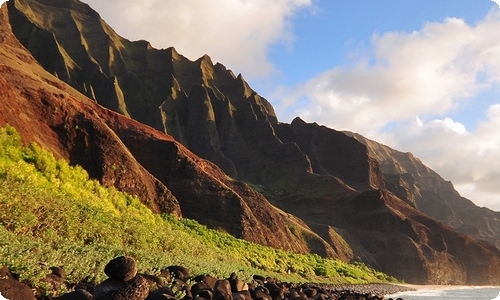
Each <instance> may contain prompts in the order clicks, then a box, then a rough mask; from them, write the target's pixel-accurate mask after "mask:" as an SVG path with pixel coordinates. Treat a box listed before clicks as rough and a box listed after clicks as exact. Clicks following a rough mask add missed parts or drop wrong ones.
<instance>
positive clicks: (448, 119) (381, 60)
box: [273, 9, 500, 211]
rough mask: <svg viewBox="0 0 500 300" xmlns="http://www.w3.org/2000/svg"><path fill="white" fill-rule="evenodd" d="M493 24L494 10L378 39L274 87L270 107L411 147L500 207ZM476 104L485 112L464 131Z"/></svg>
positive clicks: (499, 44)
mask: <svg viewBox="0 0 500 300" xmlns="http://www.w3.org/2000/svg"><path fill="white" fill-rule="evenodd" d="M498 28H500V11H499V10H498V9H495V10H493V11H492V12H490V14H489V15H487V16H486V17H485V18H484V19H483V20H482V21H481V22H479V23H477V24H475V25H470V24H466V23H465V22H464V21H463V20H461V19H456V18H449V19H446V20H444V21H443V22H440V23H427V24H425V25H424V26H423V27H422V28H421V29H420V30H418V31H415V32H411V33H404V32H388V33H384V34H381V35H375V36H373V39H372V47H373V48H372V49H373V50H372V51H371V53H370V55H367V56H366V57H362V58H361V59H359V60H357V61H356V62H355V63H353V64H352V65H348V66H341V67H335V68H333V69H331V70H327V71H325V72H324V73H322V74H319V75H318V76H316V77H314V78H312V79H310V80H309V81H307V82H305V83H304V84H301V85H299V86H296V87H293V88H289V87H281V88H279V89H278V90H277V91H276V94H275V95H274V96H273V98H275V99H276V101H274V103H275V104H277V105H276V111H277V113H278V115H279V116H281V118H283V117H284V118H285V120H291V118H293V117H294V116H296V115H299V116H301V117H302V118H303V119H305V120H306V121H308V122H313V121H314V122H317V123H320V124H324V125H327V126H329V127H331V128H335V129H338V130H350V131H355V132H359V133H361V134H363V135H365V136H367V137H369V138H372V139H374V140H377V141H379V142H383V143H385V144H388V145H389V146H391V147H393V148H395V149H399V150H403V151H411V152H413V153H414V154H415V155H416V156H417V157H419V158H420V159H422V160H423V161H424V163H426V164H427V165H428V166H430V167H431V168H433V169H434V170H435V171H437V172H438V173H439V174H440V175H442V176H443V177H444V178H445V179H447V180H451V181H452V182H453V183H454V184H455V187H456V188H457V189H458V190H459V192H461V194H462V195H464V196H466V197H468V198H470V199H472V200H473V201H475V202H476V203H478V204H479V205H483V206H486V205H487V206H489V207H492V208H494V209H496V210H499V211H500V184H499V183H500V148H499V146H500V132H499V131H498V128H500V96H498V95H499V94H498V90H499V87H500V59H499V58H500V30H498ZM484 94H488V95H489V97H485V96H484ZM491 95H493V96H491ZM478 102H482V104H483V106H485V112H484V115H482V116H480V117H481V121H479V122H478V123H477V124H475V125H476V126H472V127H473V128H467V127H466V126H465V125H464V124H463V122H464V121H467V118H468V117H469V116H468V114H471V113H469V110H473V109H475V108H474V106H475V105H477V104H478ZM452 116H456V117H457V118H459V120H457V119H456V120H454V119H453V117H452ZM471 117H472V116H471ZM474 117H477V116H474Z"/></svg>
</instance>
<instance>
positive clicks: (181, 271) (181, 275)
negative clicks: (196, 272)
mask: <svg viewBox="0 0 500 300" xmlns="http://www.w3.org/2000/svg"><path fill="white" fill-rule="evenodd" d="M165 270H167V271H168V272H169V273H170V274H171V276H172V277H174V278H176V279H180V280H182V281H184V282H186V280H187V279H188V277H189V270H188V269H186V268H184V267H183V266H168V267H166V268H165V269H164V270H162V274H163V273H164V272H165Z"/></svg>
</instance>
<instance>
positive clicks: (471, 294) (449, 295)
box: [385, 287, 500, 300]
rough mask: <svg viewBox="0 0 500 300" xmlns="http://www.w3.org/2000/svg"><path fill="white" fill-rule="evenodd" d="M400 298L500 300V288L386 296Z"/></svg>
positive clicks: (468, 288) (435, 290) (472, 288)
mask: <svg viewBox="0 0 500 300" xmlns="http://www.w3.org/2000/svg"><path fill="white" fill-rule="evenodd" d="M398 297H399V298H402V299H404V300H437V299H439V300H456V299H471V300H493V299H494V300H500V287H460V288H451V287H446V288H439V287H436V288H430V289H421V290H418V291H412V292H404V293H398V294H394V295H386V296H385V299H389V298H392V299H396V298H398Z"/></svg>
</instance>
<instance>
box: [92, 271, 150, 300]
mask: <svg viewBox="0 0 500 300" xmlns="http://www.w3.org/2000/svg"><path fill="white" fill-rule="evenodd" d="M148 295H149V284H148V281H147V280H146V279H144V278H143V277H142V276H140V275H137V276H135V277H134V278H132V279H130V280H128V281H125V282H124V281H120V280H116V279H113V278H108V279H106V280H104V281H103V282H102V283H100V284H98V285H97V286H96V287H95V293H94V297H93V300H144V299H146V297H147V296H148Z"/></svg>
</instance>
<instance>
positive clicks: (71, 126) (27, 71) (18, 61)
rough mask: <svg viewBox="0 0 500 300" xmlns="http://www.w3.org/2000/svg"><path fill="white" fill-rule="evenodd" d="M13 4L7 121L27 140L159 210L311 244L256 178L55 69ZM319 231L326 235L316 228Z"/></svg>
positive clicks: (3, 120) (2, 117)
mask: <svg viewBox="0 0 500 300" xmlns="http://www.w3.org/2000/svg"><path fill="white" fill-rule="evenodd" d="M29 3H30V4H33V3H32V2H29ZM43 3H46V4H47V3H52V4H55V5H60V4H61V2H58V1H44V2H43ZM7 4H8V5H7ZM7 4H6V5H3V6H2V15H1V18H0V21H1V30H0V31H2V33H1V34H0V37H1V38H2V39H3V40H4V41H6V43H3V44H2V45H1V47H0V54H2V55H0V72H1V75H2V76H0V103H1V105H0V125H5V124H7V123H9V124H11V125H12V126H14V127H15V128H16V129H17V130H18V131H19V133H20V134H21V136H22V138H23V141H24V142H26V143H28V142H32V141H34V142H37V143H38V144H40V145H41V146H42V147H43V148H45V149H47V150H49V151H52V152H53V153H54V154H55V155H56V157H58V158H64V159H67V160H68V161H69V162H70V163H71V164H79V165H81V166H82V167H83V168H85V169H86V170H87V171H88V173H89V174H90V176H91V177H92V178H96V179H98V180H100V181H101V182H102V183H103V184H104V185H107V186H114V187H116V188H118V189H119V190H122V191H124V192H128V193H130V194H133V195H137V196H138V197H139V198H140V199H141V201H142V202H143V203H144V204H146V205H147V206H148V207H150V208H151V209H152V210H153V211H154V212H157V213H170V214H174V215H177V216H179V217H180V216H182V215H184V216H186V217H190V218H194V219H197V220H198V221H200V222H201V223H203V224H206V225H209V226H212V227H214V228H221V229H224V230H225V231H227V232H230V233H231V234H233V235H235V236H237V237H241V238H245V239H248V240H250V241H254V242H257V243H261V244H264V245H269V246H274V247H279V248H284V249H289V250H295V251H298V252H307V251H309V250H310V248H309V246H308V244H307V242H305V241H304V240H303V238H302V235H301V234H300V233H297V234H295V233H293V232H291V231H290V230H289V229H288V225H292V224H291V223H292V222H291V221H289V220H288V218H287V216H286V214H285V213H282V212H279V211H278V210H276V208H275V207H273V206H272V205H271V204H270V203H269V202H268V201H267V199H266V198H265V197H263V196H262V195H261V194H259V193H257V192H255V191H254V190H252V189H251V188H250V187H249V186H248V185H246V184H244V183H242V182H240V181H237V180H234V179H232V178H230V177H229V176H228V175H227V174H226V173H224V172H223V171H222V170H221V169H220V168H219V167H217V166H216V165H215V164H213V163H210V162H208V161H206V160H204V159H202V158H200V157H198V156H196V155H195V154H193V153H192V152H191V151H189V150H188V149H187V148H186V147H184V146H183V145H181V144H180V143H178V142H177V141H175V140H174V139H173V138H172V137H171V136H169V135H167V134H165V133H162V132H160V131H157V130H155V129H153V128H151V127H149V126H147V125H144V124H142V123H139V122H138V121H135V120H133V119H131V118H129V117H127V116H124V115H122V114H118V113H116V112H113V111H111V110H108V109H106V108H104V107H102V106H100V105H99V104H97V103H96V102H94V101H92V100H90V99H88V98H86V97H85V96H83V95H82V94H81V93H79V92H78V91H76V90H74V89H73V88H71V87H70V86H68V85H67V84H65V83H63V82H62V81H60V80H59V79H58V78H56V77H54V76H52V75H50V74H49V73H47V72H46V71H45V70H44V69H43V68H41V66H40V65H38V64H37V63H36V61H35V60H34V59H33V58H32V57H31V55H30V54H29V53H28V52H27V51H26V49H25V48H24V47H23V46H21V45H20V44H19V42H17V40H16V39H15V37H13V35H12V32H10V34H9V30H10V23H9V20H8V18H7V16H8V11H9V10H10V9H15V7H14V5H18V6H22V5H27V4H26V3H24V2H23V3H21V2H20V1H12V2H10V1H9V3H7ZM33 5H42V3H41V2H36V3H35V4H33ZM61 5H62V4H61ZM64 5H66V4H64ZM64 7H65V6H64ZM71 7H73V6H71ZM75 7H77V8H78V7H80V6H78V5H76V4H75ZM17 13H19V11H18V12H17ZM294 226H295V225H294ZM296 226H299V227H301V226H305V224H297V225H296ZM305 229H306V230H307V228H305ZM311 239H312V240H316V241H320V242H321V238H319V237H318V236H314V234H311ZM324 245H325V246H326V245H327V244H326V243H324Z"/></svg>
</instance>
